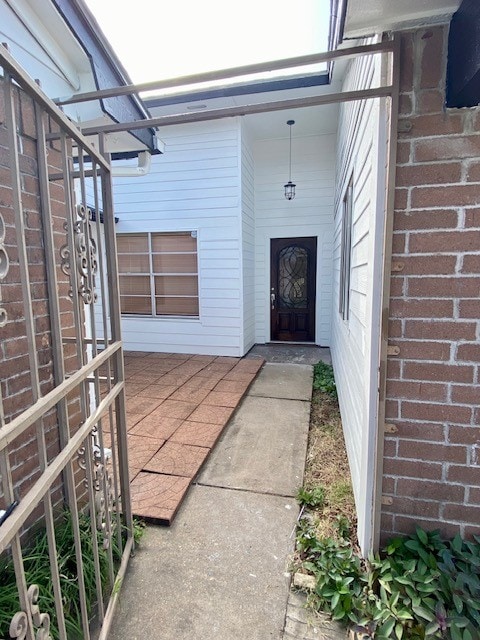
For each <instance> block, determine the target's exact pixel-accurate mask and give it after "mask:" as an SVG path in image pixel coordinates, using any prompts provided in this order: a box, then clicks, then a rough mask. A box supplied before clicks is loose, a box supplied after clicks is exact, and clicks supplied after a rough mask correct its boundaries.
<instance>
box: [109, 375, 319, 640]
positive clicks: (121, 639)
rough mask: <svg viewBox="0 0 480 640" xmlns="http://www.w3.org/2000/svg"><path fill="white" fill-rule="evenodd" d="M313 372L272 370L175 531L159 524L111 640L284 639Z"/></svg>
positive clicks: (128, 585)
mask: <svg viewBox="0 0 480 640" xmlns="http://www.w3.org/2000/svg"><path fill="white" fill-rule="evenodd" d="M311 389H312V367H311V366H309V365H297V364H270V363H268V364H266V365H264V367H263V369H262V371H261V372H260V374H259V376H258V378H257V379H256V380H255V382H254V383H253V385H252V386H251V387H250V389H249V391H248V393H247V395H246V397H245V398H244V400H243V402H242V403H241V405H240V407H239V408H238V410H237V412H236V414H235V416H234V417H233V419H232V420H231V422H230V423H229V425H227V427H226V429H225V431H224V433H223V435H222V437H221V439H220V440H219V442H218V443H217V445H216V448H215V449H214V451H213V452H212V454H211V456H210V458H209V459H208V460H207V462H206V464H205V466H204V468H203V470H202V472H201V473H200V475H199V476H198V477H197V479H196V482H195V483H194V485H193V486H192V487H191V489H190V492H189V495H188V496H187V498H186V500H185V502H184V503H183V505H182V507H181V509H180V511H179V512H178V515H177V518H176V520H175V522H174V523H173V525H172V526H171V527H170V528H169V529H166V528H162V527H154V526H150V527H148V528H147V532H146V535H145V538H144V539H143V540H142V543H141V545H140V547H139V549H138V550H137V552H136V555H135V557H134V558H133V559H132V561H131V563H130V568H129V571H128V572H127V576H126V578H125V583H124V585H123V587H122V592H121V595H120V599H119V604H118V608H117V610H116V615H115V622H114V626H113V629H112V632H111V634H110V636H109V637H110V638H111V640H127V639H128V640H135V639H138V640H140V638H142V639H143V638H150V639H152V640H156V639H158V640H187V639H188V640H269V639H275V640H279V639H280V638H282V637H283V629H284V625H285V612H286V607H287V599H288V594H289V583H290V577H289V574H288V559H289V555H290V554H291V553H292V551H293V545H294V537H295V536H294V529H295V524H296V519H297V516H298V506H297V504H296V501H295V498H294V496H295V494H296V492H297V489H298V488H299V486H300V485H301V484H302V480H303V471H304V464H305V454H306V449H307V437H308V428H309V415H310V397H311Z"/></svg>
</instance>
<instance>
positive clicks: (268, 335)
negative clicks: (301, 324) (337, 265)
mask: <svg viewBox="0 0 480 640" xmlns="http://www.w3.org/2000/svg"><path fill="white" fill-rule="evenodd" d="M302 232H303V233H302ZM296 238H314V239H315V241H316V257H315V318H314V324H313V334H314V335H313V340H311V341H296V340H292V341H284V340H279V341H277V340H273V339H272V315H271V310H270V304H271V303H270V290H271V277H272V241H273V240H288V239H292V240H294V239H296ZM265 242H266V247H265V313H266V322H265V339H266V341H267V342H270V343H272V342H273V343H277V342H278V343H279V344H281V343H283V344H307V345H308V344H317V336H318V305H319V301H320V298H321V295H320V292H319V274H318V269H319V264H320V260H319V248H320V242H319V236H318V234H315V235H308V229H306V228H305V227H300V228H299V229H293V230H292V233H288V235H278V236H270V235H268V236H267V237H266V238H265Z"/></svg>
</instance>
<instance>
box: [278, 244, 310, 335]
mask: <svg viewBox="0 0 480 640" xmlns="http://www.w3.org/2000/svg"><path fill="white" fill-rule="evenodd" d="M270 256H271V257H270V260H271V279H270V309H271V324H270V326H271V339H272V340H285V341H286V342H314V341H315V291H316V273H317V239H316V238H276V239H272V240H271V247H270Z"/></svg>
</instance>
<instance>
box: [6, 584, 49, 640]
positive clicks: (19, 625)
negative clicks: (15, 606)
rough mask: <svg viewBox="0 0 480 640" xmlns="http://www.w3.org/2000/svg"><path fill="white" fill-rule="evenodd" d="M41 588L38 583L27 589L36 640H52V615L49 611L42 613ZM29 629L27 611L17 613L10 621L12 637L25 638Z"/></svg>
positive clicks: (21, 639)
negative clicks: (39, 601)
mask: <svg viewBox="0 0 480 640" xmlns="http://www.w3.org/2000/svg"><path fill="white" fill-rule="evenodd" d="M38 595H39V589H38V586H37V585H36V584H32V585H30V587H29V588H28V591H27V599H28V608H29V613H30V615H31V616H32V622H33V625H34V627H35V630H36V634H35V640H52V636H51V635H50V616H49V615H48V613H40V608H39V606H38V604H37V602H38ZM27 631H28V618H27V614H26V613H25V611H19V612H18V613H16V614H15V615H14V616H13V618H12V622H11V623H10V629H9V632H10V637H11V638H18V640H25V638H26V637H27Z"/></svg>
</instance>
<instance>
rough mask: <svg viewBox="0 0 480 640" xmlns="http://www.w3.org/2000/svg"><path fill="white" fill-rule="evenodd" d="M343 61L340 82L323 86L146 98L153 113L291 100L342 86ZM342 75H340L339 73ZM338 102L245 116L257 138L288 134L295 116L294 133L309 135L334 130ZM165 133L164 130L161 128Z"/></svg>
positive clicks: (339, 64)
mask: <svg viewBox="0 0 480 640" xmlns="http://www.w3.org/2000/svg"><path fill="white" fill-rule="evenodd" d="M343 64H344V63H343V62H339V63H338V72H337V73H336V74H335V79H336V82H334V83H332V84H328V85H323V86H313V87H302V88H296V89H285V90H277V91H268V92H265V93H254V94H245V95H240V96H228V97H227V96H225V97H215V98H208V99H204V100H192V101H189V102H184V103H182V104H170V105H163V106H152V105H150V104H149V101H148V100H146V101H145V102H146V104H147V106H148V107H149V110H150V113H151V114H152V115H153V116H160V115H170V114H178V113H192V112H195V111H198V112H201V111H204V110H208V109H223V108H225V107H235V106H242V105H248V104H262V103H267V102H271V101H272V100H289V99H292V98H300V97H305V98H307V97H310V96H317V95H324V94H328V93H334V92H335V91H338V90H339V84H338V83H339V79H340V77H341V75H342V73H343V67H342V69H340V66H341V65H343ZM337 76H338V77H337ZM337 114H338V105H335V104H332V105H322V106H316V107H305V108H296V109H292V110H287V111H275V112H268V113H260V114H254V115H247V116H243V117H244V118H245V122H246V123H247V127H248V129H249V131H250V134H251V136H252V138H253V139H254V140H264V139H268V138H282V137H286V136H287V135H288V132H287V127H286V121H287V120H289V119H293V120H295V127H294V130H293V131H292V135H293V136H294V137H295V136H308V135H322V134H326V133H334V132H335V131H336V128H337ZM160 135H161V132H160Z"/></svg>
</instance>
